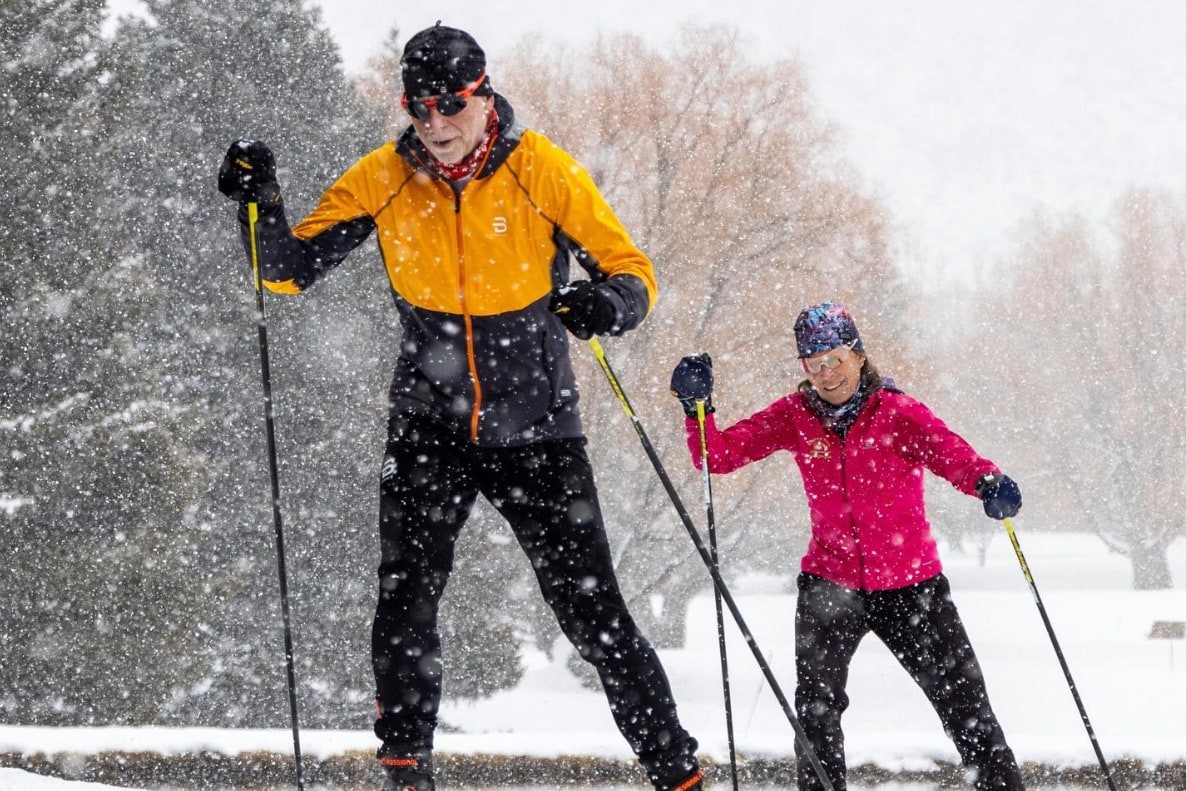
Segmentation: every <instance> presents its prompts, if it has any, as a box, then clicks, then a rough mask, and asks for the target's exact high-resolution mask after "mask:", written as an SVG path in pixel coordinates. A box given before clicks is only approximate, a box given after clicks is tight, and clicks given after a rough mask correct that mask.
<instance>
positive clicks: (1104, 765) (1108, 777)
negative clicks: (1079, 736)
mask: <svg viewBox="0 0 1187 791" xmlns="http://www.w3.org/2000/svg"><path fill="white" fill-rule="evenodd" d="M1002 523H1003V524H1005V526H1006V534H1007V535H1009V537H1010V543H1011V544H1013V545H1014V554H1015V555H1017V556H1018V564H1019V565H1020V566H1022V576H1024V577H1026V584H1027V585H1029V586H1030V593H1031V595H1032V596H1033V597H1034V600H1035V604H1036V605H1038V608H1039V615H1041V616H1042V618H1043V626H1045V627H1047V636H1048V637H1050V638H1051V646H1052V647H1053V648H1054V649H1055V656H1057V657H1059V666H1060V667H1062V668H1063V675H1064V677H1065V678H1066V679H1067V685H1068V689H1070V690H1071V691H1072V698H1073V699H1075V701H1076V708H1078V709H1079V710H1080V719H1081V720H1083V721H1084V728H1085V729H1086V730H1087V731H1088V738H1089V739H1090V740H1091V741H1092V749H1093V750H1095V751H1096V759H1097V760H1098V761H1099V762H1100V770H1101V771H1102V772H1104V775H1105V782H1106V783H1107V784H1108V786H1109V791H1117V786H1116V785H1114V783H1113V775H1112V774H1111V773H1110V772H1109V764H1108V762H1107V761H1106V760H1105V755H1104V753H1103V752H1101V749H1100V742H1098V741H1097V740H1096V732H1095V731H1094V730H1093V729H1092V722H1091V721H1089V719H1088V712H1087V710H1085V708H1084V702H1083V701H1082V700H1080V693H1079V692H1078V691H1077V690H1076V682H1075V681H1072V671H1071V670H1069V669H1068V666H1067V660H1066V659H1064V657H1063V650H1062V649H1061V648H1060V647H1059V641H1058V640H1056V639H1055V630H1054V629H1052V628H1051V619H1050V618H1048V617H1047V608H1046V607H1044V606H1043V599H1042V598H1041V597H1040V596H1039V589H1038V587H1037V586H1036V585H1035V581H1034V577H1032V576H1031V573H1030V566H1029V565H1027V562H1026V558H1025V557H1024V556H1023V554H1022V547H1021V546H1019V544H1018V536H1017V535H1015V533H1014V522H1013V521H1012V520H1011V519H1010V517H1008V516H1007V517H1006V518H1005V519H1003V520H1002Z"/></svg>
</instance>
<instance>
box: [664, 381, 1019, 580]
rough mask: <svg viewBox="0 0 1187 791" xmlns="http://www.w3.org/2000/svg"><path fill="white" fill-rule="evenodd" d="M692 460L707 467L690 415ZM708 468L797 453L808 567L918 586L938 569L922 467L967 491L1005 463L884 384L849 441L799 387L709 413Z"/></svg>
mask: <svg viewBox="0 0 1187 791" xmlns="http://www.w3.org/2000/svg"><path fill="white" fill-rule="evenodd" d="M685 430H686V432H687V435H688V448H689V451H690V452H691V454H692V459H693V463H694V464H696V466H697V468H698V469H699V468H700V466H701V440H700V432H699V431H698V428H697V421H696V420H695V419H693V418H688V419H686V421H685ZM705 435H706V444H707V447H708V451H709V471H710V472H714V473H728V472H733V471H734V470H736V469H739V468H740V467H744V466H746V465H747V464H750V463H751V462H755V461H759V460H760V459H765V458H766V457H767V456H770V455H771V454H772V453H774V452H775V451H778V450H786V451H789V452H790V453H792V454H793V455H794V456H795V460H796V463H797V464H798V465H799V468H800V475H801V477H802V478H803V483H804V492H805V494H806V495H807V497H808V506H809V510H810V511H811V516H812V538H811V540H810V541H809V542H808V551H807V552H806V553H805V554H804V557H803V560H802V562H801V568H802V569H803V570H804V571H806V572H809V573H811V574H816V575H818V576H821V577H823V578H825V579H827V580H829V581H830V582H834V583H836V584H838V585H842V586H844V587H846V588H851V589H857V590H889V589H892V588H902V587H905V586H907V585H914V584H915V583H917V582H921V581H923V580H927V579H930V578H932V577H934V576H936V575H937V574H939V573H940V571H941V567H940V556H939V551H938V549H937V547H936V541H935V538H933V537H932V534H931V526H930V525H929V524H928V521H927V515H926V512H925V508H924V502H923V470H924V469H925V468H926V469H928V470H931V471H932V472H933V473H935V474H936V475H938V476H940V477H941V478H944V479H945V480H947V481H948V482H950V483H951V484H952V485H953V486H955V487H956V488H957V489H958V490H960V491H962V492H964V493H965V494H970V495H974V496H975V494H976V483H977V479H978V478H980V477H981V476H982V475H984V474H985V473H988V472H992V473H998V472H1000V470H999V469H998V468H997V466H996V465H995V464H994V463H993V462H991V461H989V460H988V459H985V458H982V457H981V456H979V455H978V454H977V452H976V451H975V450H973V448H972V446H970V445H969V443H968V442H966V441H965V440H964V439H963V438H961V437H960V436H959V435H958V434H956V433H955V432H954V431H952V430H951V429H949V428H948V427H947V426H946V425H945V424H944V422H943V421H942V420H940V419H939V418H938V417H936V416H935V415H934V414H933V413H932V411H931V410H930V409H928V408H927V407H926V406H925V405H924V404H922V403H921V402H919V401H916V400H915V399H914V398H911V397H910V396H908V395H905V394H903V393H901V392H898V391H897V390H886V389H882V390H878V391H877V392H875V393H873V394H872V395H871V396H870V397H869V401H868V402H867V403H866V404H865V406H864V407H863V408H862V410H861V413H860V414H859V415H858V416H857V420H856V422H855V423H854V424H853V426H852V428H850V429H849V431H848V433H847V434H846V436H845V438H844V439H841V437H839V436H838V435H837V434H836V433H835V432H833V431H831V430H829V429H827V428H825V427H824V425H823V424H822V423H821V421H820V419H819V418H818V417H817V415H816V413H815V412H814V411H813V410H812V408H811V407H810V406H809V405H808V401H807V398H806V397H805V396H804V395H803V394H802V393H798V392H796V393H792V394H790V395H786V396H784V397H783V398H780V399H779V400H778V401H776V402H775V403H773V404H771V405H770V406H769V407H767V408H766V409H763V410H762V411H760V412H757V413H755V414H754V415H751V416H750V417H748V418H746V419H745V420H742V421H739V422H738V423H735V424H734V425H732V426H730V427H729V428H727V429H724V430H722V429H718V428H717V424H716V422H715V421H714V416H713V414H712V413H710V414H709V415H706V417H705Z"/></svg>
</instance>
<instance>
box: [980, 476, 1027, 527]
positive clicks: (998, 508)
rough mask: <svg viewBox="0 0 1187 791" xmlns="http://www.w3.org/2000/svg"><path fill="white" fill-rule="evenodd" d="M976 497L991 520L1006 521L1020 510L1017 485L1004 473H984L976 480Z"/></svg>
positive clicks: (1020, 500)
mask: <svg viewBox="0 0 1187 791" xmlns="http://www.w3.org/2000/svg"><path fill="white" fill-rule="evenodd" d="M977 496H978V497H980V498H981V504H982V505H984V506H985V515H986V516H988V517H990V518H991V519H1008V518H1009V517H1012V516H1014V515H1015V514H1017V513H1018V511H1019V509H1021V508H1022V492H1021V491H1019V489H1018V484H1016V483H1014V480H1013V479H1012V478H1011V477H1010V476H1009V475H1005V474H1004V473H1000V472H997V473H994V472H990V473H986V474H985V475H982V476H981V477H980V478H979V479H978V480H977Z"/></svg>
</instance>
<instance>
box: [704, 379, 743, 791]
mask: <svg viewBox="0 0 1187 791" xmlns="http://www.w3.org/2000/svg"><path fill="white" fill-rule="evenodd" d="M697 428H698V429H699V431H700V438H701V474H702V477H703V478H704V483H705V523H706V525H707V526H708V532H709V557H710V558H711V559H712V561H713V567H714V568H717V569H718V570H719V571H720V565H719V558H718V554H717V519H716V518H715V517H714V515H713V482H712V479H711V476H710V475H709V444H708V438H707V437H706V435H705V402H704V401H697ZM713 604H714V606H715V609H716V611H717V650H718V653H720V654H721V694H722V698H723V699H724V700H725V734H726V740H727V742H728V743H729V751H730V781H731V783H732V787H733V789H734V791H738V751H737V748H736V747H735V744H734V706H733V701H732V697H731V695H730V669H729V654H728V652H727V651H726V643H725V617H724V614H723V612H722V608H721V591H719V590H718V589H717V588H716V586H715V587H714V588H713Z"/></svg>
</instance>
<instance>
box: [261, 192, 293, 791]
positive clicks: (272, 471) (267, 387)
mask: <svg viewBox="0 0 1187 791" xmlns="http://www.w3.org/2000/svg"><path fill="white" fill-rule="evenodd" d="M258 220H259V207H258V206H257V205H256V203H255V202H254V201H253V202H251V203H248V204H247V226H248V228H247V230H248V237H249V238H250V242H249V246H250V249H251V273H252V279H253V280H254V283H255V289H256V324H257V326H258V328H259V336H260V377H261V379H262V380H263V383H264V425H265V430H266V433H267V435H268V472H269V477H270V478H271V482H272V524H273V526H274V528H275V531H276V567H277V571H278V572H279V574H280V615H281V620H282V621H283V623H284V661H285V667H286V669H287V673H288V695H289V713H290V716H291V719H292V724H293V759H294V760H295V762H296V778H297V791H304V788H305V784H304V781H303V779H302V773H301V729H300V726H299V725H298V724H297V674H296V671H295V670H294V668H293V631H292V627H291V626H290V618H289V591H288V572H287V571H286V570H285V563H284V528H283V527H282V526H281V520H280V475H279V473H278V472H277V465H276V428H275V421H274V419H273V409H272V374H271V370H270V368H269V366H268V317H267V315H266V314H265V313H264V283H263V275H262V274H261V272H260V254H259V237H258V236H257V234H256V222H257V221H258Z"/></svg>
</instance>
